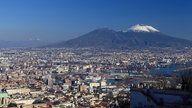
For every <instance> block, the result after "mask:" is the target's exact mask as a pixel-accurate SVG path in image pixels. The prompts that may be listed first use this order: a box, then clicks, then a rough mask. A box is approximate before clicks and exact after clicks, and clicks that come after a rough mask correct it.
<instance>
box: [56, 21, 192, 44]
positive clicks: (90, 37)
mask: <svg viewBox="0 0 192 108" xmlns="http://www.w3.org/2000/svg"><path fill="white" fill-rule="evenodd" d="M191 46H192V41H189V40H185V39H179V38H175V37H171V36H168V35H166V34H163V33H161V32H160V31H159V30H157V29H155V28H154V27H152V26H148V25H144V24H137V25H135V26H132V27H130V28H129V29H127V30H123V31H114V30H110V29H108V28H101V29H96V30H94V31H91V32H89V33H87V34H85V35H82V36H80V37H77V38H75V39H71V40H68V41H66V42H61V43H57V44H54V45H53V47H97V48H129V47H132V48H133V47H138V48H142V47H191Z"/></svg>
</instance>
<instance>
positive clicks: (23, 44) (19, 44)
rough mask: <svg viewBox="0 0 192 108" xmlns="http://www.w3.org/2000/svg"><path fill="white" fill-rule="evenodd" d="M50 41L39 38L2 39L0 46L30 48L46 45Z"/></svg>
mask: <svg viewBox="0 0 192 108" xmlns="http://www.w3.org/2000/svg"><path fill="white" fill-rule="evenodd" d="M48 44H50V43H48V42H44V41H39V40H26V41H6V40H0V48H28V47H39V46H45V45H48Z"/></svg>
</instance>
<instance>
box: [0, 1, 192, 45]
mask: <svg viewBox="0 0 192 108" xmlns="http://www.w3.org/2000/svg"><path fill="white" fill-rule="evenodd" d="M191 4H192V2H191V1H190V0H186V1H181V0H174V1H173V0H171V1H166V0H155V1H154V0H147V1H145V2H144V1H141V0H121V1H117V0H110V1H109V0H105V1H102V0H94V1H88V0H84V1H76V0H72V1H65V0H57V1H53V0H41V1H38V0H33V1H32V0H31V1H24V0H18V1H14V0H8V1H0V13H1V17H0V23H1V25H0V36H1V38H0V40H36V39H37V40H42V41H49V42H57V41H65V40H69V39H72V38H75V37H78V36H81V35H83V34H85V33H87V32H90V31H92V30H94V29H97V28H101V27H108V28H110V29H113V30H117V31H118V30H125V29H127V28H129V27H131V26H133V25H135V24H147V25H150V26H153V27H155V28H157V29H158V30H160V31H161V32H163V33H166V34H168V35H170V36H174V37H179V38H184V39H189V40H192V38H191V35H192V31H191V26H192V15H191V14H190V12H191V11H192V7H191Z"/></svg>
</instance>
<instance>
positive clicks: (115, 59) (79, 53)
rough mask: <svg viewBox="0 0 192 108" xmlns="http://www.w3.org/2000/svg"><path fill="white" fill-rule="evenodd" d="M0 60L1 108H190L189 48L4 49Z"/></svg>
mask: <svg viewBox="0 0 192 108" xmlns="http://www.w3.org/2000/svg"><path fill="white" fill-rule="evenodd" d="M0 57H1V58H0V89H1V93H0V102H1V104H0V105H1V107H8V106H9V107H10V106H12V107H13V106H15V107H18V108H47V107H52V108H85V107H89V108H90V107H93V108H95V107H101V108H109V107H110V108H129V107H142V106H144V105H145V107H157V106H167V107H168V106H173V105H179V106H180V105H183V106H185V107H190V106H191V105H192V104H191V103H192V102H191V99H192V98H191V92H190V91H191V89H192V88H191V87H189V88H187V89H184V88H183V85H182V84H183V82H182V79H181V75H182V74H181V71H182V70H186V68H187V69H190V67H191V66H192V65H191V63H190V62H192V49H191V48H184V49H180V50H178V49H172V48H151V49H143V50H141V49H135V50H134V49H126V50H112V49H111V50H106V49H96V48H15V49H14V48H1V49H0ZM162 69H163V70H162ZM182 72H183V71H182ZM178 91H179V92H178ZM149 92H150V93H151V92H152V93H151V95H149ZM156 95H159V96H156ZM160 95H167V96H168V97H169V96H170V97H169V98H171V96H174V97H175V98H173V99H172V101H170V102H169V101H166V99H168V100H169V98H167V97H166V96H162V97H165V98H160V100H159V99H158V98H156V97H161V96H160ZM187 96H188V97H187ZM183 97H186V98H183ZM145 98H146V99H145ZM179 98H181V99H179ZM174 99H175V100H174ZM181 100H184V101H181ZM143 101H144V102H143ZM145 101H148V102H145ZM137 102H139V103H137Z"/></svg>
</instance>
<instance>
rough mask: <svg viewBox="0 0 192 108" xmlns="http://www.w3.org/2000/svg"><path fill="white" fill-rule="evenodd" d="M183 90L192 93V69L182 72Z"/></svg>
mask: <svg viewBox="0 0 192 108" xmlns="http://www.w3.org/2000/svg"><path fill="white" fill-rule="evenodd" d="M181 84H182V87H181V88H182V90H185V91H192V69H186V70H184V71H182V72H181Z"/></svg>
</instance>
